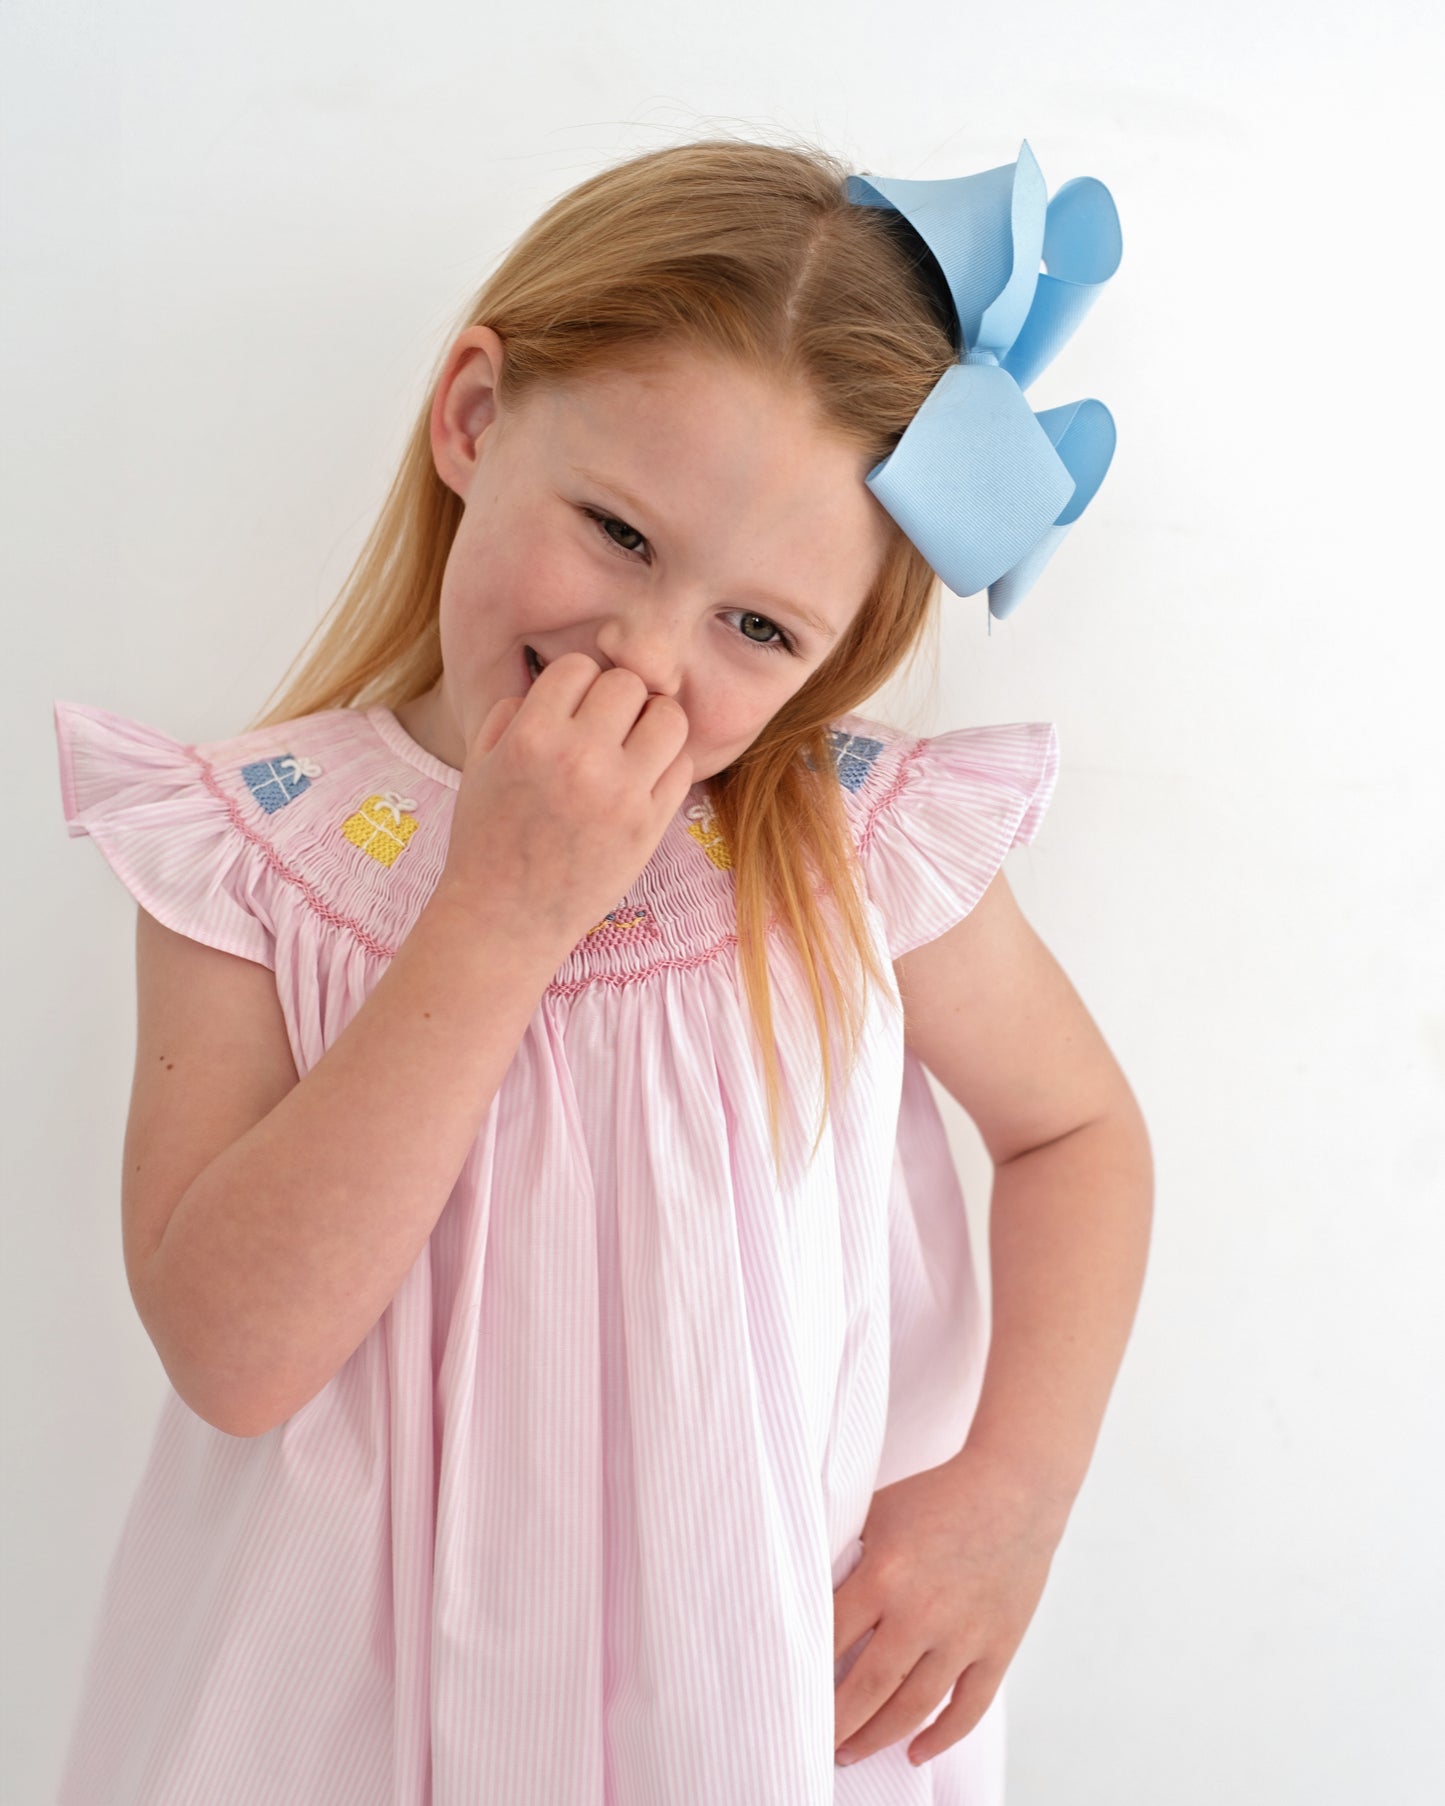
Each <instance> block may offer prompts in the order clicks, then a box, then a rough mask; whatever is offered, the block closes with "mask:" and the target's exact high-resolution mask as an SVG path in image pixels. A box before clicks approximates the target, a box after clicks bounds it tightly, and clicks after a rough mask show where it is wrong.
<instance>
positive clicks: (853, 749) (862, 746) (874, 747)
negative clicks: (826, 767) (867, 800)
mask: <svg viewBox="0 0 1445 1806" xmlns="http://www.w3.org/2000/svg"><path fill="white" fill-rule="evenodd" d="M828 744H829V746H831V747H832V749H833V764H834V767H835V768H836V770H837V773H838V782H839V783H840V784H841V785H842V786H843V788H844V789H845V790H861V789H862V788H863V786H864V784H865V783H867V781H868V773H869V772H870V771H871V770H872V769H873V761H874V760H875V759H876V758H877V757H878V755H879V753H881V752H882V751H883V742H882V741H881V740H870V739H869V738H868V736H867V735H866V734H846V733H844V732H843V730H842V729H841V728H830V729H829V730H828Z"/></svg>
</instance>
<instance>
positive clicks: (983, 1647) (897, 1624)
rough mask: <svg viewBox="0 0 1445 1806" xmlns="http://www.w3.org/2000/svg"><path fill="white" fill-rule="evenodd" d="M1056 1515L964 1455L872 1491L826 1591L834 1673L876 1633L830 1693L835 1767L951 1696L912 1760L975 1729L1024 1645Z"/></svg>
mask: <svg viewBox="0 0 1445 1806" xmlns="http://www.w3.org/2000/svg"><path fill="white" fill-rule="evenodd" d="M1066 1516H1067V1512H1066V1511H1065V1510H1064V1509H1063V1508H1062V1506H1061V1503H1060V1502H1058V1501H1055V1500H1051V1499H1049V1498H1048V1497H1047V1496H1046V1495H1041V1494H1040V1493H1039V1492H1038V1491H1037V1490H1036V1489H1034V1488H1031V1487H1029V1486H1028V1485H1026V1484H1024V1483H1023V1482H1022V1481H1021V1480H1020V1479H1019V1478H1018V1477H1017V1475H1016V1474H1014V1472H1013V1471H1012V1470H1011V1469H1008V1468H1006V1467H1004V1466H1002V1465H1001V1464H998V1463H995V1462H992V1461H990V1459H989V1458H988V1457H986V1456H983V1455H978V1454H972V1453H970V1451H969V1450H968V1448H967V1447H966V1446H965V1448H964V1449H963V1450H961V1451H960V1453H959V1454H958V1455H956V1456H954V1457H953V1459H952V1460H951V1461H948V1462H946V1463H945V1464H944V1465H943V1466H941V1467H932V1468H928V1469H926V1470H925V1471H924V1472H923V1473H921V1474H911V1475H909V1477H908V1478H907V1479H905V1480H898V1481H895V1482H894V1484H893V1485H891V1486H885V1487H882V1488H880V1490H879V1491H878V1492H876V1493H874V1495H873V1502H872V1504H871V1506H870V1507H869V1510H868V1518H867V1521H866V1522H865V1523H864V1525H863V1529H862V1530H861V1532H860V1533H859V1534H860V1536H861V1538H862V1540H863V1545H864V1548H863V1555H862V1557H861V1558H860V1560H859V1562H858V1565H857V1566H856V1567H855V1568H854V1569H853V1571H852V1573H851V1574H849V1575H848V1577H847V1579H846V1580H844V1581H843V1582H842V1584H841V1585H840V1586H839V1587H838V1588H837V1589H836V1590H835V1592H834V1594H833V1625H834V1630H833V1659H834V1661H835V1662H836V1661H838V1660H839V1659H840V1658H841V1657H842V1656H843V1654H844V1653H845V1652H846V1651H848V1650H850V1649H852V1647H853V1645H854V1644H855V1643H856V1642H857V1641H858V1640H859V1638H860V1637H862V1636H864V1635H865V1633H867V1632H868V1631H869V1630H870V1628H871V1630H872V1635H871V1636H869V1638H868V1641H867V1642H866V1643H865V1644H864V1645H863V1648H862V1650H861V1651H860V1652H859V1653H858V1655H857V1656H856V1657H855V1658H854V1661H853V1663H852V1666H851V1667H850V1668H849V1669H848V1671H847V1673H846V1674H845V1675H844V1676H843V1678H842V1680H840V1681H839V1682H838V1684H837V1687H836V1689H835V1691H834V1731H833V1742H834V1747H835V1753H836V1756H837V1759H838V1760H839V1761H841V1760H842V1759H843V1757H844V1756H848V1755H851V1756H852V1758H853V1759H854V1760H855V1761H856V1760H857V1759H858V1758H859V1757H862V1756H871V1755H872V1754H873V1753H874V1751H875V1750H880V1749H882V1748H884V1746H885V1745H887V1744H890V1743H896V1742H897V1740H898V1739H899V1738H900V1737H905V1736H907V1735H908V1734H909V1733H910V1732H911V1731H913V1730H915V1729H916V1728H917V1727H918V1726H919V1725H920V1724H922V1723H923V1721H924V1720H925V1719H926V1718H927V1717H928V1716H929V1714H930V1713H932V1712H933V1710H934V1709H935V1708H936V1706H937V1705H938V1702H939V1701H940V1700H941V1699H944V1698H946V1697H947V1695H948V1692H949V1689H950V1688H952V1690H953V1698H952V1699H951V1700H950V1701H949V1703H948V1705H947V1706H946V1707H945V1708H944V1710H943V1711H942V1712H941V1713H940V1714H939V1716H938V1717H937V1718H936V1719H935V1720H934V1722H933V1723H932V1724H931V1725H929V1727H928V1729H927V1730H926V1731H925V1732H924V1733H923V1735H922V1736H921V1737H919V1738H917V1739H915V1741H914V1743H913V1744H912V1745H911V1747H910V1748H909V1751H908V1755H909V1760H910V1761H912V1762H926V1761H927V1760H928V1758H929V1757H930V1756H936V1755H938V1753H939V1752H940V1751H941V1750H946V1749H947V1748H948V1747H949V1745H950V1744H952V1743H956V1742H957V1741H958V1739H959V1738H960V1737H964V1736H966V1735H967V1734H968V1732H970V1731H971V1730H972V1729H973V1727H974V1726H975V1725H976V1724H977V1723H978V1721H979V1719H980V1718H982V1717H983V1715H984V1713H985V1712H986V1711H987V1710H988V1706H989V1703H990V1701H991V1700H992V1699H993V1696H994V1694H995V1693H996V1692H997V1691H998V1686H999V1682H1000V1681H1001V1680H1002V1679H1003V1676H1004V1672H1005V1670H1006V1669H1007V1667H1008V1665H1009V1663H1010V1662H1011V1661H1012V1660H1013V1657H1014V1651H1015V1650H1016V1649H1017V1648H1018V1646H1019V1644H1020V1643H1021V1642H1022V1641H1023V1635H1024V1631H1025V1630H1026V1629H1027V1628H1028V1624H1029V1620H1030V1619H1031V1618H1032V1617H1033V1615H1034V1608H1035V1607H1036V1606H1037V1605H1038V1602H1039V1598H1040V1595H1041V1594H1042V1593H1043V1590H1044V1582H1045V1580H1046V1579H1047V1578H1048V1572H1049V1566H1050V1563H1051V1561H1052V1559H1053V1553H1054V1549H1055V1548H1056V1546H1057V1544H1058V1540H1059V1537H1060V1535H1061V1534H1062V1532H1063V1522H1064V1518H1065V1517H1066ZM955 1682H956V1683H957V1685H955Z"/></svg>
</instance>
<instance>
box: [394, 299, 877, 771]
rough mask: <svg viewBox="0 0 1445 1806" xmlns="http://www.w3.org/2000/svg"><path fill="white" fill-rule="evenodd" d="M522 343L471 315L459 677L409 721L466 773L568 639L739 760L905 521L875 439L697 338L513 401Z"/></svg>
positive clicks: (451, 563) (443, 404) (704, 754)
mask: <svg viewBox="0 0 1445 1806" xmlns="http://www.w3.org/2000/svg"><path fill="white" fill-rule="evenodd" d="M505 355H506V351H505V346H504V344H503V341H502V340H501V338H500V337H499V336H498V334H497V333H495V332H494V331H493V330H492V329H491V328H490V327H486V326H477V327H469V328H468V329H467V330H466V331H465V332H463V333H462V334H461V335H460V336H459V337H458V339H457V341H456V343H455V344H454V346H453V347H452V351H451V354H450V358H449V361H448V365H447V368H446V371H445V372H444V374H443V377H442V379H441V381H440V382H439V384H438V388H437V394H436V399H435V403H434V406H433V412H432V452H433V458H434V460H435V463H436V468H437V470H438V472H439V474H440V475H441V477H442V479H443V481H445V482H446V483H447V484H448V486H449V487H450V488H452V489H453V490H455V492H456V493H457V494H458V495H460V496H461V497H462V499H463V501H464V502H465V504H466V506H465V511H464V513H463V515H462V519H461V522H460V523H459V525H458V527H457V530H456V535H455V537H454V539H453V542H452V545H451V548H450V551H449V554H448V558H447V563H446V568H445V572H444V574H443V578H442V593H441V604H440V613H439V623H438V625H439V633H440V639H441V649H442V664H443V675H442V677H441V678H440V680H439V681H438V683H437V684H436V686H435V687H434V689H432V690H431V691H429V692H427V694H426V695H424V696H421V697H418V698H416V699H415V700H414V701H412V702H410V703H406V704H403V705H402V706H401V707H399V708H398V709H397V710H396V714H397V716H398V718H399V719H400V720H401V722H402V725H403V726H404V727H405V728H406V730H407V732H408V733H410V734H411V735H412V736H413V738H415V739H416V740H417V741H418V742H419V743H420V744H421V745H423V746H425V747H426V748H427V750H428V751H430V752H432V753H433V754H434V755H435V756H436V757H437V758H439V759H442V760H443V761H444V762H445V763H447V764H450V765H452V766H454V767H455V768H457V769H460V768H461V766H462V765H463V764H464V763H465V748H466V746H467V744H468V743H469V741H470V740H471V738H473V737H474V735H475V733H476V731H477V730H478V729H479V727H480V726H481V723H482V721H483V720H484V719H485V718H486V716H487V714H488V713H489V711H490V710H491V708H492V705H493V704H494V703H496V702H497V701H498V700H499V699H500V698H502V697H503V696H509V695H513V696H520V695H525V694H526V693H527V691H528V690H530V688H531V686H532V684H533V683H534V682H535V681H536V678H537V676H538V675H539V673H540V672H541V671H542V670H544V669H545V668H546V666H547V665H548V664H550V663H551V662H552V660H553V659H554V658H556V657H558V656H560V655H561V654H562V653H564V652H571V651H578V652H585V653H586V654H587V655H588V656H589V657H590V658H592V659H593V660H595V661H596V663H597V664H598V666H599V667H600V668H601V669H602V670H607V669H608V668H609V667H611V666H612V665H621V666H624V667H626V668H627V669H629V670H632V671H635V672H636V673H637V675H638V676H639V677H641V678H642V680H643V682H644V683H645V684H646V686H647V689H648V692H649V694H652V695H666V696H672V697H674V698H675V699H676V700H677V701H678V703H679V704H680V705H681V706H682V708H683V710H684V712H685V713H686V714H687V717H688V721H689V724H690V731H689V737H688V742H687V751H688V753H689V756H690V757H691V758H692V760H693V765H694V769H695V771H696V774H697V777H698V779H699V780H701V779H703V778H707V777H711V776H713V775H714V774H715V773H717V772H719V771H721V770H723V769H724V768H725V767H726V766H727V765H729V764H731V763H732V761H733V760H734V759H736V758H737V757H738V756H739V755H740V754H741V753H742V752H743V751H745V750H746V748H747V747H748V746H749V745H750V744H751V743H752V741H753V740H754V739H756V737H757V736H758V734H759V733H760V732H761V731H762V729H763V728H764V727H765V726H766V725H767V723H768V721H769V720H770V719H771V718H772V716H773V715H774V714H775V713H776V712H777V710H778V709H779V708H781V707H782V705H783V704H784V703H785V702H786V701H787V700H788V699H789V697H791V696H793V695H794V694H795V693H796V692H797V691H798V690H800V689H801V688H802V687H803V685H804V684H805V683H806V682H807V680H808V678H809V677H810V676H811V674H812V673H813V672H814V671H815V670H816V669H817V668H818V667H819V665H821V664H822V663H823V661H824V660H825V659H826V658H827V657H828V655H829V653H830V652H831V651H832V650H833V648H834V647H835V646H836V645H837V644H838V643H839V640H840V639H841V637H842V636H843V635H844V634H845V633H846V631H847V629H848V627H849V625H850V624H851V622H852V621H853V619H854V616H855V615H856V613H857V611H858V609H859V608H861V606H862V604H863V600H864V598H865V597H866V596H867V594H868V593H869V590H870V589H871V587H872V584H873V582H874V580H875V578H876V575H877V572H878V570H879V568H880V566H881V562H882V559H883V556H884V553H885V550H886V547H887V545H888V543H889V537H890V534H891V531H892V529H891V523H890V522H889V521H888V519H887V516H886V515H885V514H884V512H883V510H882V509H881V508H880V506H879V505H878V503H877V502H876V501H875V500H874V498H873V496H872V495H871V493H870V492H869V490H868V489H867V487H866V485H865V484H864V481H863V477H864V474H865V470H866V461H865V458H864V454H863V453H862V452H861V451H860V450H859V449H858V448H856V447H855V446H853V445H851V444H848V443H846V442H845V441H843V440H842V439H840V438H839V437H838V436H837V435H836V434H835V433H832V432H826V431H824V430H823V429H822V428H821V426H820V425H819V424H818V422H817V419H816V417H815V414H814V412H813V407H812V403H811V401H810V400H808V399H807V398H805V397H804V395H803V394H802V392H801V391H797V390H791V389H787V388H784V387H781V386H780V385H779V384H777V383H776V382H766V381H764V380H763V379H761V378H760V377H758V376H757V375H755V374H753V373H752V372H750V371H747V370H744V369H742V368H741V367H740V366H738V365H737V364H735V363H733V362H731V361H727V360H722V359H719V358H717V357H713V356H703V355H702V354H700V353H694V352H692V351H687V350H682V349H680V348H677V347H667V348H663V349H660V348H658V347H655V346H654V347H651V348H649V349H648V350H647V351H646V352H645V353H642V352H639V354H638V355H637V357H636V359H635V361H634V363H633V365H632V367H630V368H624V369H617V368H609V369H607V370H604V371H598V372H596V373H594V374H592V375H590V376H588V377H586V378H584V379H582V380H578V381H572V382H569V383H567V384H565V385H564V384H553V385H546V386H539V387H537V388H534V389H533V390H531V391H530V392H529V393H527V394H525V395H524V396H523V397H522V399H521V401H520V402H518V403H514V404H513V405H512V406H511V407H510V409H509V408H507V407H506V406H505V405H504V404H503V403H502V402H501V401H500V400H499V398H498V395H497V392H496V391H497V380H498V376H499V374H500V372H501V370H502V367H503V363H504V360H505Z"/></svg>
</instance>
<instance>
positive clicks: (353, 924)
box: [186, 746, 396, 959]
mask: <svg viewBox="0 0 1445 1806" xmlns="http://www.w3.org/2000/svg"><path fill="white" fill-rule="evenodd" d="M186 751H187V752H188V753H189V754H190V755H191V757H192V758H193V759H194V760H195V761H196V763H197V764H198V765H199V766H200V768H201V782H202V783H203V784H204V785H205V786H206V788H207V790H209V791H210V792H211V794H212V796H214V797H215V798H216V799H217V800H218V801H219V802H221V803H223V804H224V805H225V808H226V813H227V815H229V816H230V818H231V821H232V823H233V825H234V826H235V827H236V828H237V829H238V830H239V831H240V833H241V834H242V835H243V836H244V838H245V839H247V840H249V841H250V842H251V844H252V845H253V846H257V847H259V848H260V849H261V852H262V854H263V855H264V857H265V860H266V863H267V865H269V866H270V867H271V869H272V871H273V872H275V873H276V875H277V877H278V878H284V879H285V880H286V882H287V883H288V884H294V885H295V886H296V888H297V890H299V891H300V892H301V895H302V896H303V897H305V899H306V901H307V902H308V903H309V904H310V906H311V908H312V909H313V910H314V911H315V912H316V914H317V915H319V916H320V917H321V919H322V921H323V922H330V923H331V924H332V926H333V927H335V928H348V929H350V931H351V932H352V934H354V935H355V936H356V938H357V940H358V941H360V942H361V944H362V946H363V947H365V948H366V950H367V952H368V953H375V954H377V955H378V956H379V957H380V958H382V959H394V958H395V957H396V949H395V947H388V946H387V945H386V943H385V942H384V941H379V940H378V939H377V938H376V936H375V935H374V934H371V933H369V932H368V930H367V929H365V928H364V927H363V926H362V925H361V923H360V922H357V921H354V920H353V919H352V918H351V917H350V916H344V915H342V913H341V911H340V910H339V909H333V908H332V907H331V905H330V904H329V903H327V902H326V901H325V900H324V899H323V898H322V897H321V896H320V895H319V894H318V892H317V891H316V888H315V886H314V885H312V884H310V883H309V882H308V881H307V880H306V879H305V878H303V877H302V876H301V874H300V872H293V871H292V870H291V868H290V866H289V865H287V864H286V862H285V861H284V860H283V859H282V857H281V855H280V854H279V853H278V852H277V851H276V849H275V847H273V846H272V844H271V842H270V841H269V840H267V839H266V838H265V837H264V835H261V834H258V833H257V832H256V830H255V829H254V828H253V827H252V826H251V825H250V823H249V822H248V821H247V820H246V819H245V817H244V816H243V815H242V814H241V811H240V809H239V807H238V806H237V805H236V804H235V803H234V802H233V801H232V800H231V798H230V797H229V796H227V794H226V792H225V791H224V790H223V789H222V788H221V786H220V784H219V782H218V781H217V778H216V773H215V768H214V767H213V766H212V764H211V762H210V760H209V759H207V758H205V757H204V756H203V755H202V754H201V752H200V751H199V750H198V748H196V747H194V746H188V747H187V748H186Z"/></svg>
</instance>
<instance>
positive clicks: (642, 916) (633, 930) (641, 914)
mask: <svg viewBox="0 0 1445 1806" xmlns="http://www.w3.org/2000/svg"><path fill="white" fill-rule="evenodd" d="M656 932H657V924H656V923H655V922H654V920H653V916H652V911H651V910H650V909H644V908H643V907H642V905H641V904H640V903H619V904H618V906H617V908H616V909H609V910H608V912H607V914H606V915H605V916H603V918H602V920H601V921H600V922H598V923H597V924H596V926H595V927H593V928H589V929H588V930H587V936H589V937H590V936H591V935H594V934H600V935H604V936H605V937H606V938H607V939H608V940H612V939H613V938H614V937H615V936H617V935H619V934H630V935H631V936H632V938H634V939H638V938H643V937H647V936H651V935H653V934H655V933H656ZM584 938H587V937H584Z"/></svg>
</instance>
